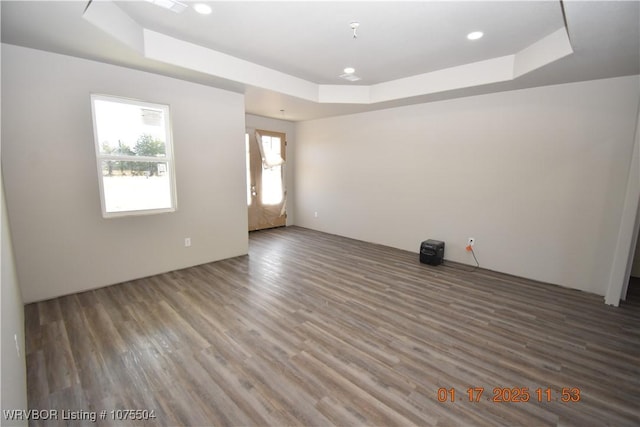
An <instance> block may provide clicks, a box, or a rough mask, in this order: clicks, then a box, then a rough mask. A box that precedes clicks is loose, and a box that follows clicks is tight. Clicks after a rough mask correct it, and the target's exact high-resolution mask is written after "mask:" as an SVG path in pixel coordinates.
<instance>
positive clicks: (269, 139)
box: [261, 135, 284, 205]
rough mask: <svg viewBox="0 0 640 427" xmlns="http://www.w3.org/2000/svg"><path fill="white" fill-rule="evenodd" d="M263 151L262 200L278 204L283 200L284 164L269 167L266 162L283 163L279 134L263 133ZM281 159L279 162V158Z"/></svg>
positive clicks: (266, 203)
mask: <svg viewBox="0 0 640 427" xmlns="http://www.w3.org/2000/svg"><path fill="white" fill-rule="evenodd" d="M261 142H262V151H263V153H264V157H265V161H264V162H263V163H262V194H261V201H262V203H263V204H265V205H277V204H278V203H280V202H282V198H283V193H284V192H283V190H282V166H280V165H278V166H271V167H268V165H266V164H265V163H270V164H273V163H281V162H282V160H281V159H282V157H281V151H280V150H281V141H280V138H279V137H277V136H269V135H262V141H261ZM276 159H277V160H279V162H278V161H277V160H276Z"/></svg>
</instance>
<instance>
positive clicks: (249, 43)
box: [1, 0, 640, 120]
mask: <svg viewBox="0 0 640 427" xmlns="http://www.w3.org/2000/svg"><path fill="white" fill-rule="evenodd" d="M97 1H98V0H94V3H93V4H91V5H89V9H90V8H94V9H93V10H96V9H97V8H98V7H99V6H100V5H97V6H96V4H97ZM205 3H208V4H210V5H211V6H212V8H213V13H212V14H211V15H207V16H203V15H198V14H197V13H196V12H195V11H194V10H193V9H192V8H191V7H189V8H187V10H185V11H184V12H183V13H181V14H176V13H174V12H171V11H168V10H164V9H162V8H159V7H157V6H155V5H153V4H150V3H148V2H146V1H125V2H115V5H116V7H117V8H118V12H122V13H123V15H122V16H125V17H127V16H128V17H129V18H131V19H132V20H133V22H134V23H135V24H137V25H138V26H139V28H140V30H141V29H142V28H144V29H146V30H151V31H152V32H155V33H159V34H161V35H166V36H169V37H171V38H172V39H171V40H174V39H175V40H176V43H178V44H176V46H177V47H178V48H177V49H176V50H177V51H179V52H176V54H177V53H180V51H184V52H186V51H188V50H189V49H188V48H189V47H190V46H193V45H197V48H198V49H203V48H204V49H206V50H199V51H197V52H204V53H206V54H208V53H211V54H225V55H227V56H229V57H228V58H230V59H238V60H243V61H246V63H245V62H242V64H247V65H248V66H249V68H247V70H248V72H250V73H251V72H253V73H254V74H253V75H250V76H246V77H244V78H243V77H241V76H240V74H242V73H238V75H239V77H238V78H235V77H234V75H233V73H227V74H225V73H223V72H220V73H217V72H216V71H215V70H216V67H215V65H217V64H209V66H207V67H199V66H192V65H191V64H196V62H197V61H194V59H198V58H187V59H185V57H184V56H176V55H173V54H170V50H171V49H170V47H168V46H167V47H166V51H167V54H166V55H165V52H164V50H165V49H163V45H161V46H160V49H159V50H160V51H161V54H159V55H152V54H147V53H146V52H141V51H140V49H135V48H132V47H130V46H129V45H127V44H126V43H123V42H121V41H118V40H117V39H116V38H114V37H113V34H108V33H107V32H104V31H103V30H101V29H99V28H98V27H97V26H95V25H93V24H92V23H91V22H89V21H88V20H87V19H84V18H83V13H84V11H85V7H86V6H87V2H84V1H74V2H58V1H44V2H39V1H20V2H14V1H2V9H1V11H2V42H3V43H10V44H16V45H20V46H26V47H31V48H36V49H42V50H47V51H52V52H58V53H62V54H67V55H73V56H79V57H83V58H88V59H94V60H99V61H104V62H108V63H113V64H117V65H124V66H129V67H132V68H137V69H142V70H147V71H153V72H157V73H161V74H164V75H169V76H172V77H178V78H183V79H187V80H191V81H195V82H198V83H203V84H208V85H212V86H216V87H221V88H224V89H229V90H234V91H239V92H243V93H245V95H246V97H245V98H246V99H245V103H246V110H247V112H249V113H253V114H258V115H263V116H267V117H275V118H284V119H287V120H306V119H312V118H317V117H323V116H329V115H337V114H345V113H351V112H358V111H367V110H372V109H378V108H386V107H390V106H396V105H406V104H411V103H417V102H429V101H433V100H440V99H448V98H453V97H460V96H468V95H473V94H480V93H488V92H492V91H502V90H512V89H518V88H525V87H533V86H540V85H549V84H556V83H565V82H571V81H580V80H589V79H596V78H605V77H615V76H623V75H630V74H639V73H640V31H639V29H640V12H639V11H640V7H639V6H640V3H639V2H637V1H631V2H616V1H604V2H583V1H568V2H567V1H565V2H564V4H562V3H560V2H559V1H535V2H533V1H498V2H486V1H472V2H454V1H445V2H432V1H413V2H398V1H386V2H385V1H379V2H363V1H353V2H347V1H344V2H311V1H302V2H270V1H263V2H238V1H233V2H205ZM187 4H189V5H193V2H187ZM112 6H113V5H112ZM563 9H564V10H563ZM93 10H92V11H93ZM563 11H564V16H563ZM96 13H97V12H96ZM100 13H102V12H100ZM564 18H566V32H564V31H563V32H564V33H565V34H566V33H568V40H569V41H570V46H571V48H572V50H573V53H570V54H569V55H566V56H565V54H564V53H563V54H561V55H556V56H555V57H553V58H551V59H548V60H545V61H544V62H541V63H540V64H538V65H536V67H537V68H536V67H533V68H534V69H533V70H532V71H530V72H527V73H525V74H523V75H517V74H516V75H514V76H510V77H508V78H502V77H500V78H489V79H485V80H483V81H478V82H477V83H474V84H473V85H471V84H469V83H464V84H459V85H458V86H456V85H455V84H453V85H445V86H443V88H441V89H424V88H419V87H418V86H419V84H417V83H416V90H415V91H413V90H406V88H405V90H404V91H400V92H397V93H398V95H395V94H394V96H389V97H386V98H384V100H383V101H381V102H377V101H376V99H378V98H379V97H378V98H376V97H373V96H369V92H366V94H365V95H363V96H360V95H358V97H361V98H363V99H365V100H364V101H362V102H358V101H354V102H352V101H353V100H354V99H355V98H353V97H350V96H347V95H345V96H344V99H343V100H338V99H339V98H340V94H341V93H347V94H350V93H352V91H355V92H353V93H357V94H363V93H365V92H362V91H363V90H364V91H372V90H376V88H379V87H382V86H385V85H387V86H389V85H390V83H389V82H392V83H391V84H393V82H400V81H401V80H398V79H404V83H405V86H407V85H408V86H409V87H411V85H412V84H414V83H413V82H420V81H423V80H424V79H426V78H427V77H429V76H433V75H436V74H437V73H438V72H439V71H440V70H442V71H441V74H437V75H439V76H440V75H444V76H447V75H452V76H453V75H456V73H457V71H456V70H460V69H463V68H461V67H465V66H466V64H474V63H476V64H477V63H478V61H490V60H494V59H495V58H501V57H502V58H504V57H505V56H506V55H514V54H516V53H518V52H521V51H523V50H526V49H527V48H528V47H530V46H532V45H535V44H536V43H538V42H540V41H541V40H543V39H545V37H548V36H549V35H550V34H552V33H554V32H556V31H557V30H559V29H562V28H565V19H564ZM127 19H128V18H127ZM352 21H359V22H360V27H359V29H358V38H357V39H354V38H353V36H352V30H351V28H350V27H349V24H350V22H352ZM474 30H481V31H483V32H484V33H485V36H484V37H483V38H482V39H480V40H478V41H473V42H472V41H469V40H467V39H466V34H467V33H469V32H470V31H474ZM183 42H188V43H186V44H185V43H183ZM145 43H146V41H145ZM543 46H545V49H546V46H547V45H543ZM194 52H195V51H194ZM205 56H206V55H205ZM178 58H179V59H178ZM212 58H213V57H212ZM216 58H217V57H216ZM223 59H224V58H223ZM200 60H201V59H200ZM230 64H231V65H233V64H232V63H231V62H230ZM242 64H241V65H242ZM346 66H352V67H354V68H356V73H355V74H356V75H358V76H359V77H361V79H362V80H360V81H358V82H354V83H350V82H347V81H345V80H342V79H340V78H339V77H338V76H339V75H340V74H342V70H343V68H344V67H346ZM251 67H253V68H251ZM261 67H266V68H267V69H268V70H265V69H264V68H261ZM256 70H262V71H266V72H258V71H256ZM474 70H475V69H474ZM272 71H273V73H272ZM271 74H273V75H274V78H273V79H271V78H270V77H269V75H271ZM416 76H418V77H419V76H423V78H422V80H416V78H418V77H416ZM274 79H275V80H274ZM412 79H413V80H412ZM276 80H277V81H284V82H285V88H282V85H279V84H276V83H274V82H275V81H276ZM429 81H430V80H429ZM288 82H293V83H295V84H298V83H300V87H303V88H304V90H307V88H311V89H312V90H317V88H321V89H320V91H321V92H322V91H323V90H325V91H329V92H330V94H331V96H328V97H326V98H327V99H326V101H327V102H322V99H320V100H318V99H315V98H314V97H313V96H305V95H300V94H301V93H303V92H304V90H303V92H297V91H296V90H289V87H288V86H287V84H288ZM334 85H345V86H334ZM351 86H358V87H356V88H352V87H351ZM385 87H386V86H385ZM430 87H431V86H430ZM372 88H373V89H372ZM323 93H324V92H323ZM336 95H337V96H338V97H337V98H336ZM320 98H322V96H321V97H320ZM380 99H382V98H380ZM336 100H338V101H337V102H334V101H336ZM281 110H284V112H283V111H281Z"/></svg>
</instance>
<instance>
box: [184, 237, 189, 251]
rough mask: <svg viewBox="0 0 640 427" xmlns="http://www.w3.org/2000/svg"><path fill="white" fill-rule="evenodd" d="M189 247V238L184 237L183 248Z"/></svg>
mask: <svg viewBox="0 0 640 427" xmlns="http://www.w3.org/2000/svg"><path fill="white" fill-rule="evenodd" d="M189 246H191V237H185V238H184V247H185V248H188V247H189Z"/></svg>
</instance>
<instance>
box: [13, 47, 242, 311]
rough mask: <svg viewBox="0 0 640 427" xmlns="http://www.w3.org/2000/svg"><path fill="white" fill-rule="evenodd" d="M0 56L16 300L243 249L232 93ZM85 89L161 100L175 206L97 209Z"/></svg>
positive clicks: (238, 117)
mask: <svg viewBox="0 0 640 427" xmlns="http://www.w3.org/2000/svg"><path fill="white" fill-rule="evenodd" d="M2 56H3V58H2V65H3V73H2V86H3V93H2V110H3V112H4V118H3V127H2V141H3V156H2V157H3V158H2V165H3V170H4V173H5V188H6V197H7V206H8V210H9V218H10V226H11V231H12V233H13V237H14V250H15V258H16V266H17V271H18V277H19V279H20V285H21V288H22V294H23V297H24V300H25V302H31V301H37V300H42V299H47V298H51V297H55V296H59V295H63V294H69V293H73V292H78V291H83V290H86V289H91V288H96V287H100V286H104V285H109V284H113V283H118V282H122V281H126V280H130V279H133V278H137V277H143V276H148V275H152V274H156V273H160V272H164V271H170V270H173V269H178V268H182V267H187V266H191V265H196V264H201V263H206V262H209V261H214V260H219V259H223V258H227V257H233V256H236V255H242V254H246V253H247V250H248V238H247V210H246V205H245V187H244V186H245V175H244V146H243V143H242V141H244V128H245V123H244V101H243V96H242V95H241V94H237V93H232V92H228V91H223V90H218V89H214V88H211V87H207V86H202V85H198V84H193V83H188V82H184V81H180V80H176V79H171V78H167V77H163V76H159V75H155V74H149V73H144V72H140V71H136V70H131V69H126V68H122V67H117V66H111V65H106V64H102V63H98V62H92V61H87V60H83V59H78V58H72V57H67V56H62V55H57V54H52V53H46V52H42V51H36V50H31V49H25V48H20V47H16V46H11V45H3V50H2ZM91 93H102V94H108V95H115V96H123V97H129V98H136V99H142V100H145V101H150V102H157V103H166V104H169V105H170V108H171V115H172V120H173V136H174V152H175V159H176V178H177V195H178V210H177V212H175V213H170V214H160V215H149V216H135V217H125V218H112V219H104V218H102V215H101V211H100V200H99V191H98V177H97V173H96V166H95V154H94V147H93V129H92V122H91V105H90V100H89V95H90V94H91ZM185 237H191V240H192V246H191V247H190V248H185V247H184V238H185Z"/></svg>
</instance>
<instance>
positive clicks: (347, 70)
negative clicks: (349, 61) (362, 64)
mask: <svg viewBox="0 0 640 427" xmlns="http://www.w3.org/2000/svg"><path fill="white" fill-rule="evenodd" d="M343 71H344V72H345V74H353V73H355V72H356V69H355V68H353V67H347V68H345V69H344V70H343Z"/></svg>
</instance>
